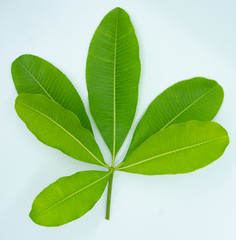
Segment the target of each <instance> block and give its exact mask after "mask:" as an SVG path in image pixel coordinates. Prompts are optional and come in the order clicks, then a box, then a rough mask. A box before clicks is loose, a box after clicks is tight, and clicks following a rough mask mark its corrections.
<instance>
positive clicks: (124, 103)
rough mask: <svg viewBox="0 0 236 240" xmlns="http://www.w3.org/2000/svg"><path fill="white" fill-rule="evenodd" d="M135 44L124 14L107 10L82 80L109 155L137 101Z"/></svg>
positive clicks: (117, 144) (120, 140)
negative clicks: (85, 85)
mask: <svg viewBox="0 0 236 240" xmlns="http://www.w3.org/2000/svg"><path fill="white" fill-rule="evenodd" d="M139 77H140V60H139V46H138V41H137V38H136V35H135V31H134V27H133V25H132V23H131V21H130V18H129V16H128V14H127V13H126V12H125V11H124V10H123V9H121V8H115V9H114V10H112V11H111V12H109V13H108V14H107V15H106V16H105V17H104V19H103V20H102V22H101V23H100V25H99V26H98V28H97V30H96V32H95V34H94V36H93V38H92V41H91V44H90V47H89V52H88V58H87V68H86V79H87V87H88V95H89V105H90V110H91V113H92V115H93V118H94V120H95V122H96V124H97V126H98V128H99V130H100V132H101V133H102V135H103V138H104V140H105V142H106V143H107V145H108V147H109V149H110V151H111V152H112V154H113V157H114V156H115V154H116V153H117V151H118V150H119V148H120V146H121V145H122V143H123V141H124V139H125V137H126V135H127V133H128V131H129V129H130V126H131V124H132V121H133V118H134V115H135V111H136V105H137V100H138V84H139Z"/></svg>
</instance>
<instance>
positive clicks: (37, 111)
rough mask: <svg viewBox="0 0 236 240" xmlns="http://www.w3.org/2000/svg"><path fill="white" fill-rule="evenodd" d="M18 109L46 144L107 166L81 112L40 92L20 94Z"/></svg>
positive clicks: (17, 102) (80, 158)
mask: <svg viewBox="0 0 236 240" xmlns="http://www.w3.org/2000/svg"><path fill="white" fill-rule="evenodd" d="M15 109H16V112H17V114H18V115H19V117H20V118H21V119H22V120H23V121H24V122H25V123H26V125H27V127H28V129H29V130H30V131H31V132H32V133H33V134H34V135H35V136H36V137H37V138H38V139H39V140H40V141H41V142H43V143H44V144H46V145H48V146H50V147H53V148H56V149H59V150H61V151H62V152H63V153H65V154H67V155H69V156H71V157H73V158H75V159H78V160H80V161H83V162H88V163H93V164H97V165H102V166H104V167H107V165H106V164H105V162H104V160H103V157H102V154H101V152H100V150H99V147H98V145H97V143H96V142H95V139H94V137H93V135H92V134H91V132H90V131H89V130H87V129H85V128H83V127H82V126H81V124H80V121H79V119H78V118H77V116H76V115H75V114H74V113H72V112H71V111H68V110H66V109H64V108H63V107H62V106H61V105H60V104H58V103H56V102H54V101H52V100H50V99H48V98H47V97H45V96H43V95H38V94H27V93H23V94H20V95H19V96H18V97H17V98H16V103H15Z"/></svg>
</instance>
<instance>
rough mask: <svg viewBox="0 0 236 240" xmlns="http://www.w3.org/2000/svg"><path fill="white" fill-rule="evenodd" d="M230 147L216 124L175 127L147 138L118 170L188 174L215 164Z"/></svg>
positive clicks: (184, 124)
mask: <svg viewBox="0 0 236 240" xmlns="http://www.w3.org/2000/svg"><path fill="white" fill-rule="evenodd" d="M228 144H229V137H228V134H227V131H226V130H225V129H224V128H223V127H222V126H220V125H219V124H217V123H215V122H200V121H189V122H185V123H179V124H174V125H171V126H170V127H168V128H166V129H165V130H163V131H160V132H158V133H156V134H154V135H152V136H151V137H150V138H148V139H147V140H146V141H145V142H144V143H143V144H141V145H140V146H139V147H138V148H137V149H136V150H135V151H134V152H133V153H131V154H130V155H129V156H128V157H127V158H126V159H125V160H124V162H123V163H121V164H120V167H119V168H118V169H119V170H121V171H125V172H133V173H140V174H146V175H156V174H179V173H188V172H192V171H195V170H197V169H199V168H202V167H205V166H207V165H209V164H210V163H212V162H213V161H215V160H216V159H217V158H219V157H220V156H221V155H222V154H223V152H224V151H225V148H226V147H227V145H228Z"/></svg>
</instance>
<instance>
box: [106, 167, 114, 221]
mask: <svg viewBox="0 0 236 240" xmlns="http://www.w3.org/2000/svg"><path fill="white" fill-rule="evenodd" d="M113 175H114V169H113V168H112V169H111V175H110V179H109V183H108V191H107V209H106V219H107V220H109V219H110V209H111V191H112V181H113Z"/></svg>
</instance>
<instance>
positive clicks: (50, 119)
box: [21, 103, 107, 168]
mask: <svg viewBox="0 0 236 240" xmlns="http://www.w3.org/2000/svg"><path fill="white" fill-rule="evenodd" d="M21 104H22V105H24V106H25V107H28V108H29V109H31V110H33V111H35V112H37V113H38V114H40V115H42V116H43V117H45V118H47V119H48V120H49V121H51V122H52V123H54V124H55V125H57V126H58V127H59V128H61V129H62V130H63V131H64V132H66V133H67V134H68V135H69V136H70V137H72V138H73V139H74V140H75V141H76V142H78V143H79V144H80V145H81V147H83V148H84V149H85V150H86V151H87V152H88V153H89V154H90V155H91V156H92V157H93V158H94V159H95V160H96V161H98V162H99V163H100V164H102V165H103V166H104V167H105V168H107V167H106V165H105V164H103V163H102V162H101V161H100V160H99V159H98V158H97V157H96V156H95V155H94V154H93V153H92V152H91V151H89V149H88V148H86V147H85V146H84V145H83V144H82V143H81V142H80V141H79V140H78V139H77V138H76V137H75V136H74V135H72V134H71V133H70V132H69V131H67V130H66V129H65V128H64V127H63V126H61V125H60V124H59V123H57V122H56V121H54V120H53V119H52V118H50V117H49V116H47V115H45V114H44V113H42V112H40V111H38V110H37V109H35V108H32V107H30V106H29V105H26V104H23V103H21Z"/></svg>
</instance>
